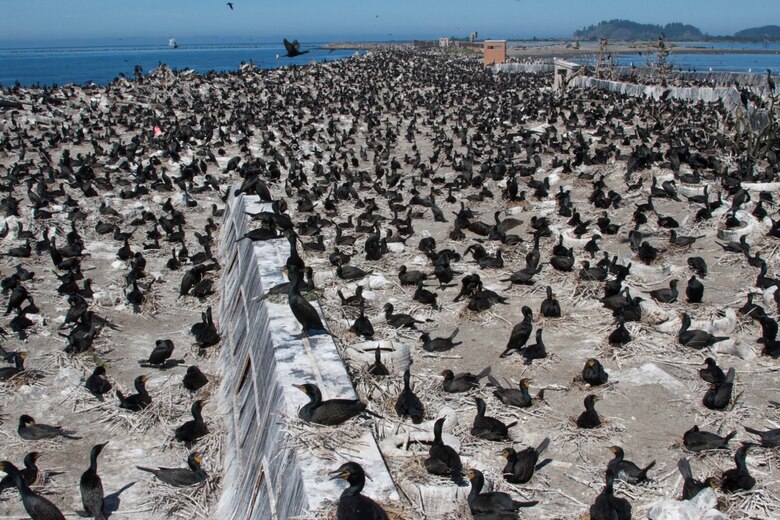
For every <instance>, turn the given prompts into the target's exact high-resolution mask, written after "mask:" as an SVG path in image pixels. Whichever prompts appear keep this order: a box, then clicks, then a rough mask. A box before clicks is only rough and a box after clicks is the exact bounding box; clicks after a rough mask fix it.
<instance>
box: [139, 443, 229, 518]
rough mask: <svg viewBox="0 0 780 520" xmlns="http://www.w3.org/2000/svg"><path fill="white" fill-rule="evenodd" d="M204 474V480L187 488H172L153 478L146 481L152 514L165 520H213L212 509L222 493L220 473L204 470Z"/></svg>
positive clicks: (213, 469) (218, 470)
mask: <svg viewBox="0 0 780 520" xmlns="http://www.w3.org/2000/svg"><path fill="white" fill-rule="evenodd" d="M210 458H212V459H213V460H217V459H216V457H210ZM206 472H207V473H208V475H209V477H208V478H207V479H206V480H204V481H202V482H199V483H197V484H195V485H192V486H187V487H172V486H169V485H167V484H165V483H163V482H160V481H158V480H157V479H155V478H152V479H151V480H148V483H147V489H148V491H149V494H150V495H151V496H152V497H154V500H153V501H152V502H153V504H154V506H153V508H152V512H155V513H162V514H163V515H164V516H165V518H182V519H187V520H190V519H195V518H202V519H204V520H209V519H211V518H214V511H213V507H214V505H215V504H216V502H217V499H218V498H219V495H220V493H221V492H222V471H221V469H219V468H206Z"/></svg>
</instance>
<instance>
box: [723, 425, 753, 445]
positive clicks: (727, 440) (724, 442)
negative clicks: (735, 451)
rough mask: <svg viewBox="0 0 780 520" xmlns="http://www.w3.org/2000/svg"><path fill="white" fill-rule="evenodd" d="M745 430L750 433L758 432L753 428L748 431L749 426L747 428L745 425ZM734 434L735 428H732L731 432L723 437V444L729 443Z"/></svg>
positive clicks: (735, 432)
mask: <svg viewBox="0 0 780 520" xmlns="http://www.w3.org/2000/svg"><path fill="white" fill-rule="evenodd" d="M745 431H747V432H750V433H756V434H758V432H756V430H753V431H752V432H751V431H750V428H748V427H747V426H746V427H745ZM736 434H737V430H734V431H733V432H731V433H729V434H728V435H726V437H725V438H724V439H723V444H728V443H729V441H730V440H731V439H733V438H734V436H735V435H736Z"/></svg>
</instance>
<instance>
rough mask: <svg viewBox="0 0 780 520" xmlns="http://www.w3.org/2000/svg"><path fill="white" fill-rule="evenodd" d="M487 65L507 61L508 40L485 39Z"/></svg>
mask: <svg viewBox="0 0 780 520" xmlns="http://www.w3.org/2000/svg"><path fill="white" fill-rule="evenodd" d="M482 54H483V55H484V58H483V60H484V61H483V63H484V64H485V67H487V66H489V65H493V64H496V63H504V62H505V61H506V40H485V41H484V42H483V43H482Z"/></svg>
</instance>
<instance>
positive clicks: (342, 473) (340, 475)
mask: <svg viewBox="0 0 780 520" xmlns="http://www.w3.org/2000/svg"><path fill="white" fill-rule="evenodd" d="M334 473H335V475H333V476H332V477H330V479H329V480H336V479H344V480H347V479H348V478H349V471H339V470H336V471H331V474H334Z"/></svg>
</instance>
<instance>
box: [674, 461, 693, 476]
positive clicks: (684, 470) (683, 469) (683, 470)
mask: <svg viewBox="0 0 780 520" xmlns="http://www.w3.org/2000/svg"><path fill="white" fill-rule="evenodd" d="M677 469H679V470H680V475H682V478H683V480H689V479H692V478H693V472H692V471H691V463H690V462H688V459H684V458H683V459H680V460H679V461H678V462H677Z"/></svg>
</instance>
